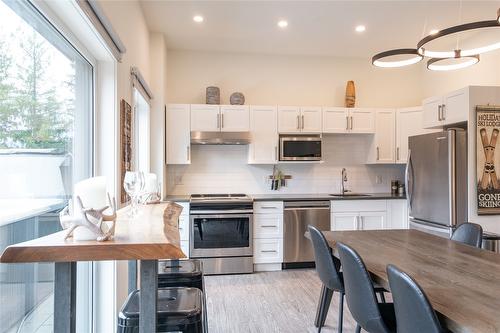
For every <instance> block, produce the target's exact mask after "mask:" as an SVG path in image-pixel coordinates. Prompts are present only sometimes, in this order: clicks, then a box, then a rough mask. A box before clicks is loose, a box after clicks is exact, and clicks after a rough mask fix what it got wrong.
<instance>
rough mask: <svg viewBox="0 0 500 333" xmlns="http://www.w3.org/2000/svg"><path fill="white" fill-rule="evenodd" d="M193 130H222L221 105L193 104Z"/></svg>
mask: <svg viewBox="0 0 500 333" xmlns="http://www.w3.org/2000/svg"><path fill="white" fill-rule="evenodd" d="M191 131H205V132H218V131H220V107H219V105H208V104H191Z"/></svg>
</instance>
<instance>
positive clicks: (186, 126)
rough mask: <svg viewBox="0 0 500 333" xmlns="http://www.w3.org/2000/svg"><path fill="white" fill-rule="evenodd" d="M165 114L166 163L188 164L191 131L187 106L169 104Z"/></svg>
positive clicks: (189, 159) (189, 161)
mask: <svg viewBox="0 0 500 333" xmlns="http://www.w3.org/2000/svg"><path fill="white" fill-rule="evenodd" d="M165 113H166V114H165V141H166V142H165V146H166V154H167V156H166V157H165V158H166V163H167V164H190V163H191V130H190V107H189V104H169V105H167V109H166V112H165Z"/></svg>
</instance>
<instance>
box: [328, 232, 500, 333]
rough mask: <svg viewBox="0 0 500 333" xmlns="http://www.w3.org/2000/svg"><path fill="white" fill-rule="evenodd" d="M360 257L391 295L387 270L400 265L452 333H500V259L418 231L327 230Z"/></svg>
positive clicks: (331, 237)
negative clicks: (388, 267) (417, 285)
mask: <svg viewBox="0 0 500 333" xmlns="http://www.w3.org/2000/svg"><path fill="white" fill-rule="evenodd" d="M323 234H324V235H325V237H326V239H327V241H328V243H329V245H330V246H331V247H332V249H333V250H334V251H335V252H336V250H335V244H336V243H337V242H342V243H344V244H347V245H349V246H351V247H352V248H354V249H355V250H356V251H357V252H358V253H359V254H360V256H361V257H362V259H363V261H364V262H365V265H366V267H367V269H368V271H369V272H370V273H371V275H372V276H373V279H374V281H375V282H376V283H379V284H381V285H382V286H384V287H385V288H387V289H388V290H390V286H389V283H388V278H387V272H386V267H387V265H388V264H393V265H396V266H397V267H398V268H400V269H401V270H403V271H404V272H406V273H408V274H409V275H410V276H411V277H412V278H414V279H415V280H416V281H417V283H418V284H419V285H420V286H421V287H422V289H423V290H424V291H425V293H426V294H427V296H428V298H429V300H430V302H431V303H432V306H433V307H434V309H435V310H436V311H437V312H438V315H439V316H440V317H441V319H443V321H444V323H445V324H446V325H447V327H448V328H449V329H450V330H452V331H453V332H463V333H465V332H478V333H479V332H480V333H490V332H500V255H499V254H497V253H494V252H491V251H486V250H482V249H478V248H475V247H472V246H468V245H464V244H461V243H458V242H455V241H451V240H449V239H446V238H441V237H437V236H434V235H430V234H427V233H423V232H420V231H417V230H373V231H324V232H323Z"/></svg>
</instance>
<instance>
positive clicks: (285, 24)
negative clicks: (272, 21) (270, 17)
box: [278, 20, 288, 29]
mask: <svg viewBox="0 0 500 333" xmlns="http://www.w3.org/2000/svg"><path fill="white" fill-rule="evenodd" d="M278 27H280V28H282V29H284V28H286V27H288V21H286V20H279V21H278Z"/></svg>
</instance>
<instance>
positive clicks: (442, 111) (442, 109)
mask: <svg viewBox="0 0 500 333" xmlns="http://www.w3.org/2000/svg"><path fill="white" fill-rule="evenodd" d="M445 110H446V105H444V104H442V105H441V120H446V113H445V112H444V111H445Z"/></svg>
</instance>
